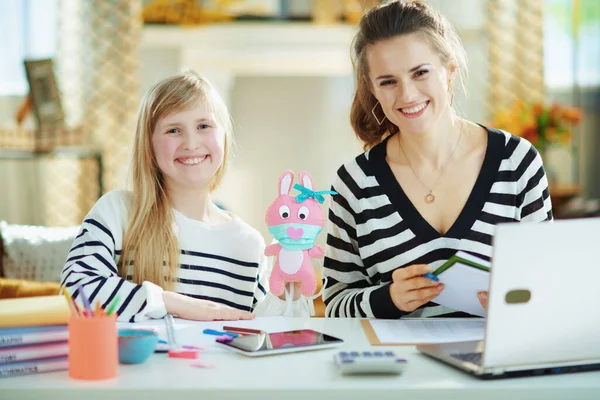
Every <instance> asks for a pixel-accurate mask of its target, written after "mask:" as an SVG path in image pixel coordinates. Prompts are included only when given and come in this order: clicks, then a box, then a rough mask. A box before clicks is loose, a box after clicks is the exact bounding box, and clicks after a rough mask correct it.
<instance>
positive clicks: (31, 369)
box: [0, 356, 69, 378]
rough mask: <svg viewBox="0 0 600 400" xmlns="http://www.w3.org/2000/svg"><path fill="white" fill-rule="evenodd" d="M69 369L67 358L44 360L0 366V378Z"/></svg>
mask: <svg viewBox="0 0 600 400" xmlns="http://www.w3.org/2000/svg"><path fill="white" fill-rule="evenodd" d="M67 369H69V359H68V357H66V356H65V357H55V358H46V359H43V360H30V361H25V362H18V363H11V364H2V365H0V378H5V377H9V376H19V375H30V374H39V373H42V372H53V371H65V370H67Z"/></svg>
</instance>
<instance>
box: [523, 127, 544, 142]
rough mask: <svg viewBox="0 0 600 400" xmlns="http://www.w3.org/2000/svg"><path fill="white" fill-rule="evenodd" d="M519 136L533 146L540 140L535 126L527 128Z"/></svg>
mask: <svg viewBox="0 0 600 400" xmlns="http://www.w3.org/2000/svg"><path fill="white" fill-rule="evenodd" d="M521 136H522V137H523V138H524V139H527V140H529V141H530V142H531V144H533V145H534V146H535V144H536V143H537V142H538V140H539V139H540V136H539V134H538V131H537V129H536V128H535V126H527V127H525V128H524V129H523V130H522V131H521Z"/></svg>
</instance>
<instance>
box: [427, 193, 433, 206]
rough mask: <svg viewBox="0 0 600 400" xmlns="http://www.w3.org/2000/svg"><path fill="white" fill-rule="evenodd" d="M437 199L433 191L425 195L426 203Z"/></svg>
mask: <svg viewBox="0 0 600 400" xmlns="http://www.w3.org/2000/svg"><path fill="white" fill-rule="evenodd" d="M434 201H435V196H434V195H433V193H431V192H429V193H428V194H427V196H425V203H427V204H431V203H433V202H434Z"/></svg>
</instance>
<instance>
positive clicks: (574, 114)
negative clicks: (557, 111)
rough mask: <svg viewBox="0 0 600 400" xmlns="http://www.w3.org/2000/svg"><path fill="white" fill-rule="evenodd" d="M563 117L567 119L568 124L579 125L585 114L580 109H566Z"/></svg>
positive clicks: (562, 114) (563, 111)
mask: <svg viewBox="0 0 600 400" xmlns="http://www.w3.org/2000/svg"><path fill="white" fill-rule="evenodd" d="M561 117H562V118H563V119H565V120H566V121H567V122H568V123H571V124H574V125H577V124H579V122H581V118H582V117H583V113H582V112H581V110H580V109H579V108H576V107H565V108H563V110H562V113H561Z"/></svg>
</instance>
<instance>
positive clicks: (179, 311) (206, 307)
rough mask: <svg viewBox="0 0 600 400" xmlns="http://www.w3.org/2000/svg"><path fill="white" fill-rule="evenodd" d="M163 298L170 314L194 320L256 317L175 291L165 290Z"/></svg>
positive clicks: (232, 319) (231, 319) (229, 319)
mask: <svg viewBox="0 0 600 400" xmlns="http://www.w3.org/2000/svg"><path fill="white" fill-rule="evenodd" d="M163 300H164V302H165V307H166V308H167V312H168V313H169V314H175V315H177V316H179V318H184V319H190V320H194V321H221V320H228V321H234V320H239V319H254V318H255V317H256V315H255V314H254V313H249V312H247V311H241V310H237V309H235V308H232V307H229V306H226V305H224V304H219V303H215V302H214V301H209V300H200V299H194V298H193V297H188V296H184V295H181V294H179V293H175V292H168V291H165V292H163Z"/></svg>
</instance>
